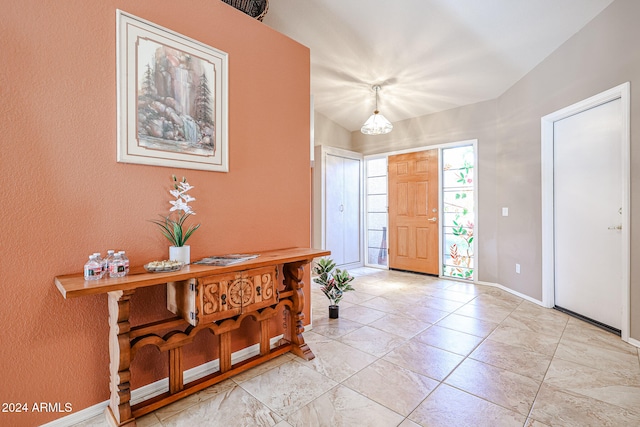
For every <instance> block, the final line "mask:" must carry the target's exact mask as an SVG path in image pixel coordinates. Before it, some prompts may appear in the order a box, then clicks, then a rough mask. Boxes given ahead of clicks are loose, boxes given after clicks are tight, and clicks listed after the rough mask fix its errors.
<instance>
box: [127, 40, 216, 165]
mask: <svg viewBox="0 0 640 427" xmlns="http://www.w3.org/2000/svg"><path fill="white" fill-rule="evenodd" d="M213 81H215V69H214V66H213V64H211V63H208V62H206V61H203V60H201V59H200V58H194V57H193V56H191V55H189V54H187V53H185V52H182V51H179V50H176V49H171V48H170V47H168V46H164V45H161V44H158V43H156V42H154V41H151V40H144V39H142V40H139V43H138V143H139V145H141V146H144V147H147V148H150V149H155V150H167V151H174V152H181V153H190V154H196V155H202V156H213V155H214V153H215V150H216V144H215V133H214V129H215V123H214V121H213V112H214V108H215V105H214V99H215V98H214V96H215V93H214V90H215V89H212V88H211V85H210V83H209V82H213Z"/></svg>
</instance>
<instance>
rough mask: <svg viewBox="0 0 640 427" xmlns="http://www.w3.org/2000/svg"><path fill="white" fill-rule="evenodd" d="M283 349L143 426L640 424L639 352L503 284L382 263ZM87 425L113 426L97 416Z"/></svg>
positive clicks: (315, 292) (319, 307)
mask: <svg viewBox="0 0 640 427" xmlns="http://www.w3.org/2000/svg"><path fill="white" fill-rule="evenodd" d="M351 272H352V273H353V274H354V276H356V280H355V281H354V287H355V288H356V291H355V292H350V293H348V294H346V296H345V298H344V300H343V302H342V303H341V304H340V319H338V320H330V319H328V317H327V311H328V310H327V300H326V299H325V297H324V296H323V295H322V293H321V292H320V290H319V289H317V287H315V285H314V287H313V289H312V298H311V304H312V308H313V316H312V317H313V328H312V330H308V331H307V332H305V334H304V336H305V340H306V341H307V343H308V344H309V346H310V347H311V349H312V350H313V352H314V353H315V355H316V358H315V359H314V360H312V361H310V362H305V361H303V360H302V359H299V358H297V357H294V356H292V355H289V354H287V355H284V356H281V357H279V358H277V359H274V360H272V361H270V362H268V363H267V364H265V365H262V366H260V367H257V368H255V369H254V370H251V371H247V372H245V373H243V374H240V375H238V376H236V377H234V378H232V379H230V380H227V381H225V382H223V383H220V384H218V385H215V386H213V387H210V388H208V389H206V390H204V391H202V392H199V393H197V394H194V395H192V396H190V397H188V398H186V399H183V400H181V401H179V402H177V403H174V404H172V405H170V406H168V407H165V408H162V409H160V410H158V411H156V412H154V413H152V414H149V415H147V416H145V417H143V418H141V419H139V420H138V426H143V427H158V426H186V427H198V426H221V427H234V426H251V427H253V426H277V427H288V426H305V427H307V426H327V427H334V426H358V427H360V426H375V427H384V426H401V427H412V426H447V427H449V426H474V427H476V426H490V427H496V426H528V427H542V426H580V427H584V426H638V425H640V363H639V360H638V350H637V349H636V348H635V347H633V346H630V345H628V344H626V343H624V342H622V341H621V340H620V338H619V337H617V336H615V335H612V334H610V333H608V332H605V331H603V330H600V329H598V328H595V327H593V326H591V325H589V324H586V323H584V322H581V321H579V320H576V319H574V318H571V317H568V316H567V315H565V314H562V313H560V312H557V311H554V310H549V309H544V308H542V307H539V306H537V305H535V304H533V303H531V302H528V301H525V300H523V299H521V298H518V297H516V296H513V295H511V294H509V293H508V292H505V291H502V290H500V289H498V288H494V287H488V286H477V285H472V284H467V283H460V282H454V281H446V280H440V279H437V278H431V277H427V276H422V275H414V274H409V273H402V272H392V271H380V270H374V269H367V268H361V269H355V270H352V271H351ZM80 425H81V426H103V425H106V424H105V422H104V421H103V418H102V417H97V418H96V419H92V420H90V421H88V422H85V423H82V424H80Z"/></svg>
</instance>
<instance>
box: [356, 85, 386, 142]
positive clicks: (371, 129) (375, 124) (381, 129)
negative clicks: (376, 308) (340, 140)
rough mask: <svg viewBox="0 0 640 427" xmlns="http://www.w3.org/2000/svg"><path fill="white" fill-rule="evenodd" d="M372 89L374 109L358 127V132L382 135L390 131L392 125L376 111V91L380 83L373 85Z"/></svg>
mask: <svg viewBox="0 0 640 427" xmlns="http://www.w3.org/2000/svg"><path fill="white" fill-rule="evenodd" d="M372 89H373V90H375V91H376V109H375V110H374V111H373V114H372V115H371V117H369V119H368V120H367V121H366V122H364V125H362V127H361V128H360V132H362V133H364V134H365V135H383V134H385V133H389V132H391V130H392V129H393V125H392V124H391V122H390V121H389V120H387V119H386V117H385V116H383V115H382V114H380V111H378V91H379V90H380V85H375V86H373V88H372Z"/></svg>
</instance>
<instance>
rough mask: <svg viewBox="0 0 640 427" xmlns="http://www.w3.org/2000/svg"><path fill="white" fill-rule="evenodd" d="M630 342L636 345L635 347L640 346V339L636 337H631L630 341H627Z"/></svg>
mask: <svg viewBox="0 0 640 427" xmlns="http://www.w3.org/2000/svg"><path fill="white" fill-rule="evenodd" d="M627 342H628V343H629V344H631V345H633V346H635V347H640V341H638V340H637V339H635V338H631V337H629V341H627Z"/></svg>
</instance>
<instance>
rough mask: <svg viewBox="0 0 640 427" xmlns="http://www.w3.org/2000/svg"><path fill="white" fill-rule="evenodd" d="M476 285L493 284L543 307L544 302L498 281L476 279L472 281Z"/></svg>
mask: <svg viewBox="0 0 640 427" xmlns="http://www.w3.org/2000/svg"><path fill="white" fill-rule="evenodd" d="M474 283H475V284H476V285H484V286H493V287H494V288H499V289H502V290H503V291H506V292H509V293H510V294H512V295H515V296H517V297H520V298H522V299H526V300H527V301H529V302H532V303H534V304H538V305H539V306H542V307H545V305H544V303H543V302H542V301H539V300H537V299H535V298H531V297H530V296H529V295H525V294H522V293H520V292H518V291H514V290H513V289H510V288H507V287H506V286H503V285H500V284H498V283H492V282H481V281H479V280H476V281H475V282H474ZM545 308H551V307H545Z"/></svg>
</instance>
